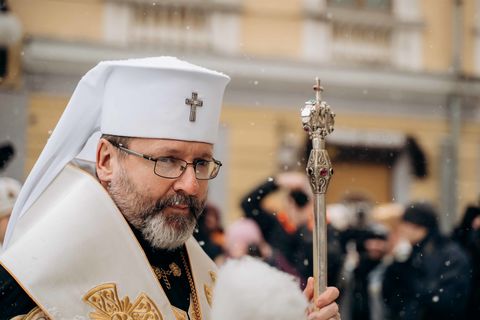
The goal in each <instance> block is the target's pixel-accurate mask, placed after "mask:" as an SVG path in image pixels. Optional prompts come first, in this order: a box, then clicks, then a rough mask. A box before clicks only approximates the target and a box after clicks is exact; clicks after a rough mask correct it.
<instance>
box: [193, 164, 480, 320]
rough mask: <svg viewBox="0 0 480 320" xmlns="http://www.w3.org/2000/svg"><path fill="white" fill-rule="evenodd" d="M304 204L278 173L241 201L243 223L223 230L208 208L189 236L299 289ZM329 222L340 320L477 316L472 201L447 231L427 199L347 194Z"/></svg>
mask: <svg viewBox="0 0 480 320" xmlns="http://www.w3.org/2000/svg"><path fill="white" fill-rule="evenodd" d="M311 200H312V196H311V192H310V187H309V185H308V182H307V179H306V176H305V174H304V173H298V172H284V173H280V174H278V175H276V176H275V177H269V178H266V179H265V181H264V182H263V183H261V184H259V185H257V186H255V187H253V188H252V189H251V191H250V192H248V193H247V194H246V195H245V196H244V198H243V200H242V201H241V204H240V205H241V207H242V209H243V213H244V217H242V218H240V219H238V220H237V221H235V222H233V223H232V224H230V225H229V226H228V227H227V228H226V229H224V228H223V227H222V224H221V214H220V212H219V211H218V209H216V208H214V207H213V206H208V207H207V209H206V210H205V214H204V215H203V216H202V218H201V219H200V220H199V227H198V232H197V233H195V236H196V238H197V239H198V240H199V242H200V244H201V245H202V246H203V248H204V249H205V251H206V252H207V253H208V254H209V255H210V256H211V257H212V258H213V259H214V260H215V261H216V262H217V263H218V264H219V265H222V264H223V263H224V262H225V261H226V259H227V258H240V257H243V256H253V257H256V258H259V259H261V260H263V261H265V262H267V263H268V264H269V265H271V266H273V267H275V268H277V269H279V270H281V271H284V272H286V273H289V274H291V275H293V276H295V277H296V278H297V279H298V280H299V286H300V287H301V288H303V287H304V286H305V283H306V280H307V278H308V277H309V276H311V275H312V273H313V271H312V266H313V256H312V228H313V204H312V201H311ZM327 219H328V230H327V234H328V284H329V286H336V287H338V288H339V289H340V291H341V295H340V297H341V298H340V301H339V305H340V308H341V314H342V319H344V320H349V319H351V320H359V319H365V320H367V319H378V320H380V319H392V320H395V319H419V320H420V319H478V315H479V314H480V207H479V206H478V204H476V206H470V207H468V208H467V209H466V211H465V213H464V214H463V219H462V220H461V223H460V224H459V225H458V226H457V227H456V228H455V230H454V232H453V233H452V234H451V235H446V234H442V232H441V231H440V228H439V223H438V213H437V209H436V208H435V207H434V206H433V205H431V204H429V203H427V202H415V203H410V204H409V205H406V206H402V205H400V204H397V203H387V204H380V205H378V204H377V205H375V204H373V203H372V202H371V201H369V200H368V199H366V198H363V197H361V196H355V195H353V196H350V197H348V198H345V199H344V200H343V201H342V202H340V203H336V204H330V205H328V206H327Z"/></svg>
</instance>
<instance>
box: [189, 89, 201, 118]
mask: <svg viewBox="0 0 480 320" xmlns="http://www.w3.org/2000/svg"><path fill="white" fill-rule="evenodd" d="M185 104H186V105H187V106H190V121H192V122H195V119H196V118H197V107H202V106H203V101H202V100H200V99H198V93H197V92H192V99H190V98H186V99H185Z"/></svg>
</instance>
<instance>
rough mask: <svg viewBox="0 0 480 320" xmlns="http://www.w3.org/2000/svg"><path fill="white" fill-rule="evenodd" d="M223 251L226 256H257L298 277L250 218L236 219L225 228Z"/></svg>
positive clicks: (234, 257) (237, 257)
mask: <svg viewBox="0 0 480 320" xmlns="http://www.w3.org/2000/svg"><path fill="white" fill-rule="evenodd" d="M224 251H225V255H226V258H233V259H239V258H242V257H245V256H251V257H255V258H259V259H260V260H263V261H265V262H266V263H268V264H269V265H271V266H272V267H275V268H277V269H279V270H281V271H283V272H286V273H289V274H291V275H293V276H295V277H297V278H298V277H299V274H298V272H297V271H296V270H295V268H293V267H292V266H291V265H290V263H289V262H288V261H287V259H286V258H285V257H284V256H283V254H282V253H281V252H280V251H279V250H278V249H276V248H272V247H271V246H270V245H269V244H268V243H267V242H266V241H265V240H264V239H263V236H262V232H261V231H260V228H259V227H258V225H257V224H256V223H255V221H253V220H252V219H245V218H241V219H238V220H237V221H235V222H234V223H232V224H231V225H230V226H229V227H228V228H227V229H226V231H225V245H224Z"/></svg>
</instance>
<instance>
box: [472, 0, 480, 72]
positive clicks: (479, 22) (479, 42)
mask: <svg viewBox="0 0 480 320" xmlns="http://www.w3.org/2000/svg"><path fill="white" fill-rule="evenodd" d="M474 39H475V40H474V41H475V42H474V43H475V47H474V53H473V54H474V59H475V60H474V61H475V62H474V63H475V66H474V68H475V74H477V75H480V0H477V1H476V2H475V37H474Z"/></svg>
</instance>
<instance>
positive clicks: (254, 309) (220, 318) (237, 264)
mask: <svg viewBox="0 0 480 320" xmlns="http://www.w3.org/2000/svg"><path fill="white" fill-rule="evenodd" d="M307 305H308V302H307V299H306V297H305V296H304V295H303V293H302V291H301V290H300V287H299V284H298V281H297V280H296V279H295V278H294V277H292V276H291V275H289V274H286V273H284V272H282V271H279V270H277V269H275V268H273V267H271V266H269V265H268V264H266V263H264V262H262V261H260V260H258V259H255V258H252V257H244V258H242V259H240V260H229V261H227V263H226V264H225V265H224V266H223V267H221V268H220V270H219V272H218V275H217V280H216V284H215V288H214V293H213V304H212V310H211V319H212V320H225V319H228V320H252V319H255V320H271V319H275V320H299V319H305V318H306V310H307Z"/></svg>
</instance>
